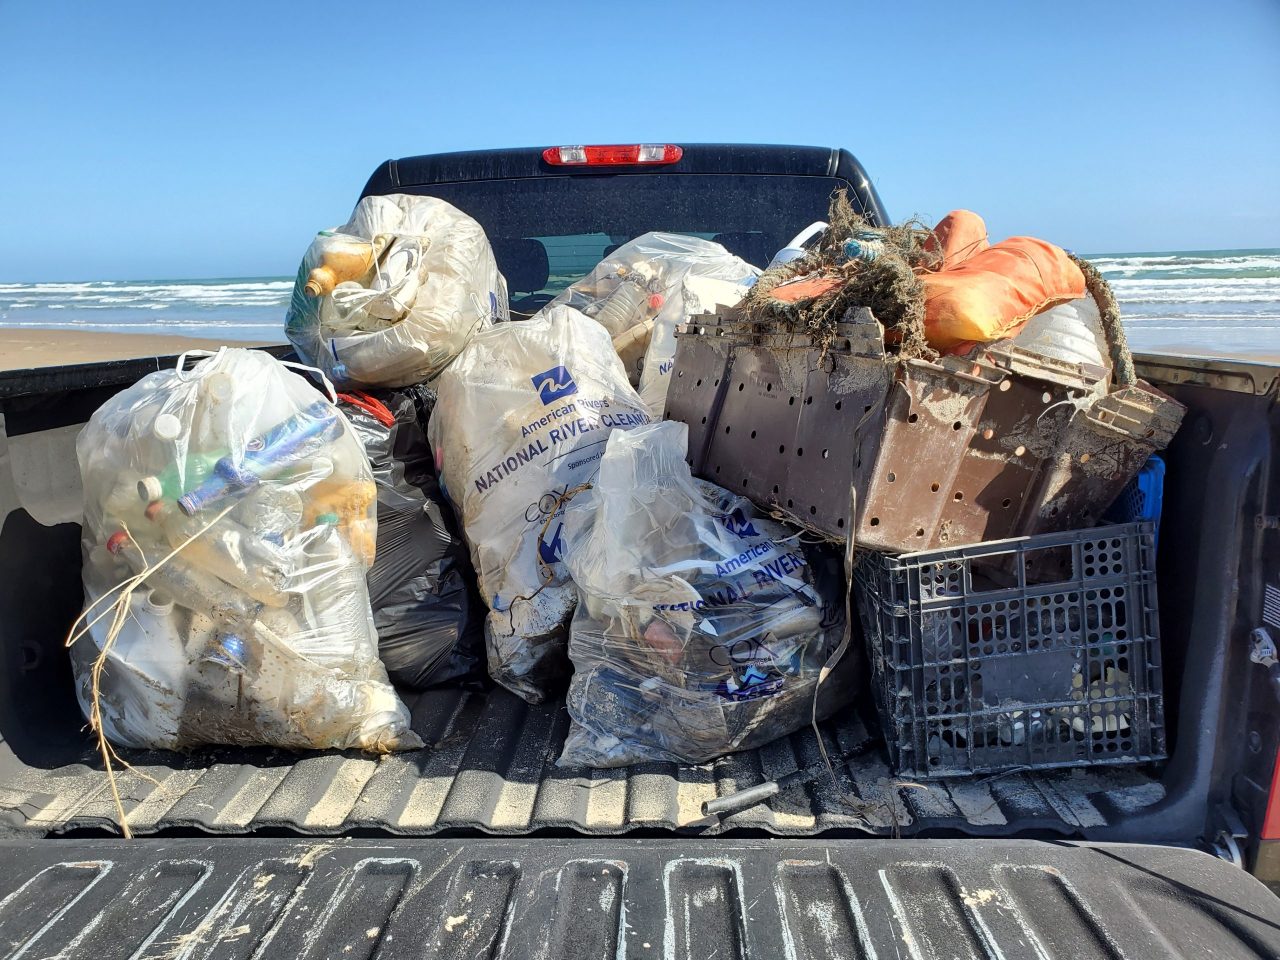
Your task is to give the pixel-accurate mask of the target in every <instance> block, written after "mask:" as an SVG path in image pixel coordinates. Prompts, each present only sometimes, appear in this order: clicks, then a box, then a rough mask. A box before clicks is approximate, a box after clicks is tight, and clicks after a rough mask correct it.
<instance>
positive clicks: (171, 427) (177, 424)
mask: <svg viewBox="0 0 1280 960" xmlns="http://www.w3.org/2000/svg"><path fill="white" fill-rule="evenodd" d="M151 432H152V433H154V434H155V435H156V438H157V439H159V440H177V439H178V438H179V437H180V436H182V421H181V420H179V419H178V418H177V417H175V416H174V415H173V414H172V413H162V414H160V415H159V416H157V417H156V419H155V421H154V422H153V423H152V424H151Z"/></svg>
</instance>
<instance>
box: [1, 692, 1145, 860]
mask: <svg viewBox="0 0 1280 960" xmlns="http://www.w3.org/2000/svg"><path fill="white" fill-rule="evenodd" d="M412 706H413V714H414V727H415V729H416V730H417V731H418V732H419V733H420V734H421V735H422V736H423V739H424V740H425V741H426V743H427V745H428V746H427V749H425V750H421V751H416V752H413V753H406V754H397V755H393V756H389V757H383V758H380V759H377V758H370V757H368V756H365V755H362V754H358V753H350V752H348V753H337V752H331V753H316V754H305V755H303V754H292V753H287V752H284V751H275V750H265V749H264V750H234V749H230V748H217V749H211V750H203V751H200V752H198V753H195V754H192V755H190V756H187V757H182V756H178V755H175V754H167V753H145V752H128V753H126V754H125V756H126V758H127V759H129V760H130V762H132V763H134V764H135V765H136V768H137V772H130V771H124V772H122V773H121V774H120V776H119V785H120V789H121V793H122V795H123V797H124V799H125V803H126V807H127V809H129V811H130V815H129V823H130V826H131V828H132V829H133V831H134V832H135V833H139V834H148V833H155V832H158V831H162V830H173V829H183V830H196V831H205V832H209V833H223V834H232V833H243V832H246V831H262V830H281V829H283V830H288V831H296V832H298V833H305V834H335V833H342V832H349V831H368V830H377V831H387V832H390V833H394V834H402V835H425V834H434V833H439V832H444V831H455V832H456V831H461V830H466V831H475V830H480V831H485V832H489V833H500V834H523V833H532V832H535V831H568V832H576V833H587V834H596V835H616V834H623V833H627V832H630V831H635V830H645V829H654V830H677V831H680V832H684V833H695V834H705V835H712V834H719V833H724V832H728V831H744V830H751V831H761V832H765V833H769V834H774V835H779V836H805V835H812V834H816V833H822V832H831V831H839V832H855V831H856V832H870V833H874V834H881V835H894V834H900V835H912V834H916V833H919V832H921V831H940V830H951V831H964V832H977V833H981V834H982V835H987V836H991V835H1005V834H1012V833H1014V832H1024V831H1028V830H1040V831H1046V832H1052V833H1055V834H1061V835H1064V836H1082V837H1088V836H1090V835H1093V834H1094V833H1096V832H1097V831H1098V830H1099V829H1101V828H1105V827H1106V826H1107V825H1108V824H1110V823H1112V822H1114V820H1116V819H1117V818H1118V817H1119V816H1121V815H1123V814H1124V813H1126V812H1132V811H1134V810H1137V809H1140V808H1142V807H1146V806H1149V805H1150V804H1152V803H1155V802H1157V801H1159V800H1160V799H1161V798H1162V797H1163V796H1164V791H1163V788H1162V787H1161V786H1160V783H1159V781H1158V780H1157V779H1155V777H1154V775H1153V773H1152V772H1150V771H1149V770H1148V769H1146V768H1138V767H1099V768H1095V769H1092V770H1089V771H1083V770H1071V771H1057V772H1039V773H1034V774H1033V773H1016V774H1011V775H1006V776H1001V777H995V778H986V779H968V780H954V781H935V782H930V783H905V782H902V781H899V780H896V779H894V778H893V777H891V775H890V772H889V769H888V767H887V765H886V763H885V758H884V754H883V752H882V748H881V747H880V746H879V745H878V744H874V745H870V744H867V741H868V734H867V731H866V730H865V728H864V727H863V725H862V723H861V721H860V720H858V719H857V718H856V717H853V716H849V717H846V718H844V719H842V720H840V721H835V722H831V723H828V724H826V725H825V727H824V733H825V735H826V737H827V744H828V750H829V751H830V753H831V755H832V757H833V758H834V759H835V760H836V761H837V769H838V770H839V771H840V772H841V779H842V781H843V785H844V787H845V789H846V791H848V793H849V795H850V796H851V797H852V799H853V802H854V804H855V806H851V805H850V804H849V803H847V802H846V801H845V800H844V798H842V796H841V794H840V791H839V790H837V789H836V788H835V786H834V785H833V784H832V782H831V779H830V777H829V776H828V775H827V774H826V772H825V770H821V759H820V756H819V753H818V748H817V741H816V739H815V737H814V735H813V733H812V731H811V730H804V731H802V732H800V733H797V734H795V735H793V736H791V737H788V738H783V739H782V740H779V741H777V742H775V743H772V744H769V745H768V746H766V747H763V748H761V749H759V750H756V751H751V752H748V753H742V754H734V755H731V756H728V757H724V758H722V759H720V760H718V761H716V762H715V763H713V764H706V765H702V766H677V765H676V764H670V763H650V764H644V765H641V766H635V767H630V768H625V769H619V770H595V771H585V770H566V769H561V768H559V767H556V765H555V762H556V759H557V757H558V756H559V753H560V748H561V744H562V742H563V740H564V735H565V733H566V731H567V729H568V724H569V719H568V714H567V713H566V712H565V709H564V705H563V702H559V703H554V704H549V705H544V706H539V707H531V706H528V705H527V704H525V703H524V702H523V701H521V700H519V699H517V698H516V697H514V696H512V695H510V694H508V693H506V692H505V691H502V690H495V691H493V692H492V693H489V694H487V695H486V694H477V693H466V692H461V691H436V692H431V693H428V694H423V695H420V696H418V697H416V698H414V699H413V700H412ZM83 744H84V745H83V752H82V755H81V757H80V758H79V762H75V763H70V764H67V765H64V766H61V767H57V768H54V769H40V768H34V767H30V766H26V765H22V764H20V763H19V764H17V766H18V769H13V766H15V764H14V760H16V759H17V758H16V757H13V758H11V759H10V760H9V761H8V762H7V763H5V764H3V765H0V766H3V767H6V768H9V769H5V770H0V772H3V773H5V774H6V775H5V776H4V778H3V781H0V782H3V787H0V823H3V824H4V825H5V826H7V827H8V828H9V829H11V830H16V831H19V832H21V833H37V834H39V833H58V832H63V831H67V830H73V829H82V828H89V829H108V830H114V829H115V819H116V813H115V806H114V803H113V801H112V798H111V793H110V790H109V789H108V786H107V781H106V777H105V775H104V774H103V772H102V770H101V764H100V761H99V759H98V757H97V754H96V751H95V749H94V745H93V743H92V741H91V740H90V738H89V737H88V736H87V735H86V736H84V738H83ZM860 745H866V746H864V747H863V749H861V750H860V751H859V750H858V749H857V748H858V747H859V746H860ZM851 752H854V753H856V755H855V756H852V757H850V758H849V759H848V760H847V761H845V762H839V758H840V757H841V756H842V755H846V754H849V753H851ZM802 767H803V768H812V769H814V770H821V775H820V776H818V777H816V778H815V779H814V781H813V782H812V783H811V784H809V785H807V786H797V787H793V788H790V789H787V790H784V791H783V792H782V793H781V794H779V795H778V796H776V797H774V798H773V799H772V800H771V801H770V802H769V803H768V804H762V805H758V806H755V807H751V808H749V809H747V810H744V811H742V812H740V813H738V814H735V815H733V816H730V817H727V818H725V819H724V820H718V819H716V818H706V817H704V816H703V815H702V812H701V808H702V803H703V802H704V801H706V800H710V799H712V798H714V797H716V796H717V795H723V794H725V793H729V792H732V791H734V790H738V789H742V788H744V787H749V786H754V785H755V784H758V783H760V782H762V781H763V780H765V779H771V778H774V777H779V776H783V775H785V774H788V773H790V772H792V771H794V770H796V769H797V768H802ZM143 774H145V775H146V777H150V778H153V779H154V780H155V781H157V783H152V782H150V781H149V780H148V779H146V777H144V776H143ZM157 784H158V785H157Z"/></svg>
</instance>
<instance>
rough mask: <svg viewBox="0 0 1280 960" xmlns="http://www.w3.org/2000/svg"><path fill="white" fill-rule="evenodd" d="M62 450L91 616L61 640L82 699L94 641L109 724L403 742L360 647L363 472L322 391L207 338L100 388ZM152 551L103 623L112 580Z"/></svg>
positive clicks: (375, 747)
mask: <svg viewBox="0 0 1280 960" xmlns="http://www.w3.org/2000/svg"><path fill="white" fill-rule="evenodd" d="M76 451H77V454H78V457H79V461H80V473H81V477H82V480H83V484H84V498H85V510H84V524H83V541H82V544H83V551H84V574H83V575H84V587H85V597H86V604H87V608H86V618H85V619H86V620H87V621H88V622H90V623H92V626H91V627H90V629H89V631H88V632H87V633H85V634H84V635H82V636H80V637H79V638H78V639H76V640H75V641H74V642H73V643H72V646H71V656H72V664H73V667H74V669H75V674H76V681H77V682H76V692H77V695H78V697H79V700H80V705H81V708H82V709H83V710H84V712H85V715H86V716H88V717H92V713H91V708H92V703H93V672H94V671H93V665H94V663H95V661H96V660H98V658H99V657H100V656H101V655H102V654H103V651H104V650H105V652H106V653H105V662H104V669H103V670H102V671H101V676H100V683H99V690H98V702H99V706H100V711H101V719H102V726H103V732H104V733H105V735H106V736H107V738H108V739H109V740H111V741H113V742H115V743H117V744H120V745H122V746H131V747H152V748H159V749H169V750H182V749H187V748H190V747H194V746H198V745H200V744H242V745H257V744H263V745H270V746H277V747H290V748H300V749H306V748H315V749H321V748H339V749H343V748H351V747H356V748H360V749H363V750H368V751H372V752H377V753H385V752H388V751H391V750H400V749H409V748H414V747H420V746H421V745H422V743H421V741H420V740H419V739H418V737H417V736H416V735H415V734H414V733H413V732H412V731H411V730H410V727H409V721H410V718H409V711H408V710H407V709H406V707H405V706H404V704H403V703H401V702H400V700H399V698H398V697H397V696H396V693H395V691H394V689H392V687H391V685H390V683H389V682H388V680H387V673H386V670H384V669H383V666H382V663H381V661H380V660H379V659H378V637H377V634H376V632H375V631H374V625H373V617H372V614H371V612H370V609H369V594H368V590H367V588H366V586H365V573H366V571H367V569H368V566H369V564H370V563H372V561H373V550H374V543H375V536H376V521H375V519H374V512H373V510H374V502H375V487H374V482H373V475H372V473H371V472H370V469H369V461H368V460H367V459H366V457H365V454H364V449H363V447H362V446H361V444H360V441H359V439H358V438H357V437H356V435H355V433H354V432H353V430H352V429H351V427H350V425H349V424H348V423H347V421H346V419H345V418H344V417H343V416H342V414H341V413H340V412H339V411H338V409H337V408H336V407H335V406H334V404H333V402H332V400H331V399H330V398H329V397H326V396H324V395H323V394H321V393H318V392H317V391H316V390H315V389H314V388H313V387H311V385H310V384H308V383H307V382H306V381H305V380H303V379H302V378H301V377H299V376H298V375H297V374H295V373H293V372H291V371H289V370H288V369H286V368H285V366H284V365H283V364H282V363H281V362H280V361H278V360H276V359H275V358H273V357H272V356H270V355H269V354H267V353H264V352H260V351H256V350H229V349H223V350H221V351H219V352H218V353H217V354H216V355H214V356H212V357H210V358H208V359H205V360H202V361H200V362H199V363H198V364H197V365H196V366H195V368H194V369H193V370H191V371H189V372H183V371H182V370H181V360H180V361H179V369H174V370H163V371H159V372H157V373H152V374H149V375H148V376H146V377H144V378H143V379H142V380H140V381H139V382H138V383H136V384H135V385H134V386H132V387H130V388H129V389H127V390H125V391H123V392H121V393H119V394H117V395H116V396H114V397H113V398H112V399H110V400H109V401H107V403H105V404H104V405H103V406H102V407H100V408H99V409H98V410H97V411H96V412H95V413H94V414H93V416H92V417H91V418H90V420H89V423H88V425H87V426H86V427H85V428H84V430H83V431H82V432H81V434H80V437H79V439H78V441H77V445H76ZM178 548H181V549H180V550H178V552H177V553H176V554H175V555H174V556H172V557H171V558H170V559H168V560H165V559H164V558H165V557H166V556H168V555H169V554H170V553H171V552H173V551H174V550H175V549H178ZM153 566H154V567H155V568H156V569H155V570H154V572H153V573H151V574H150V575H149V576H148V577H147V579H146V580H145V582H143V583H142V584H141V586H139V587H138V588H137V589H136V590H135V591H134V592H133V594H132V602H131V603H130V606H129V609H128V610H127V612H126V614H125V617H124V626H123V628H122V629H121V630H120V632H119V633H118V634H117V635H116V636H115V637H114V639H111V637H110V629H109V628H110V625H111V621H112V619H113V617H112V616H111V611H109V609H108V608H109V606H110V604H111V603H112V601H113V600H114V599H115V598H117V597H120V596H121V591H118V590H117V589H116V588H117V587H118V586H119V585H120V584H122V583H125V582H127V581H129V580H130V579H131V578H133V577H134V576H135V575H138V574H141V573H143V572H144V571H146V570H147V569H148V568H150V567H153ZM103 611H108V615H107V616H106V617H102V618H98V614H99V613H102V612H103ZM95 620H96V622H94V621H95Z"/></svg>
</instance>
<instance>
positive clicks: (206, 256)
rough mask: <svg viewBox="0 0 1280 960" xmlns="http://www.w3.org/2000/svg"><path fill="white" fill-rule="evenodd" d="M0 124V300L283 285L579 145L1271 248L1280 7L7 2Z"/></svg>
mask: <svg viewBox="0 0 1280 960" xmlns="http://www.w3.org/2000/svg"><path fill="white" fill-rule="evenodd" d="M366 10H367V11H368V16H369V19H370V20H371V21H372V22H368V23H366V22H362V14H363V13H364V11H366ZM0 95H2V96H3V100H2V102H3V103H4V105H5V107H4V121H5V136H4V138H3V143H2V145H0V185H2V186H0V227H2V228H3V229H0V280H10V281H33V280H56V279H147V278H169V277H213V276H252V275H285V274H292V273H293V271H294V270H295V269H296V264H297V262H298V259H299V257H300V256H301V254H302V251H303V249H304V248H305V247H306V244H307V242H308V240H309V238H310V236H311V235H312V233H313V232H314V230H316V229H318V228H320V227H324V226H329V225H332V224H336V223H341V222H342V221H344V220H345V219H346V216H347V214H348V212H349V211H350V208H351V206H352V204H353V203H354V201H355V198H356V196H357V195H358V193H359V190H360V188H361V186H362V185H363V183H364V181H365V179H366V177H367V176H368V174H369V173H370V171H372V169H373V168H374V167H375V166H376V165H377V164H378V163H379V162H380V161H382V160H383V159H385V158H387V157H391V156H403V155H409V154H415V153H428V152H433V151H442V150H457V149H468V148H482V147H498V146H522V145H545V144H551V143H584V142H586V143H592V142H596V143H609V142H636V141H668V142H674V143H680V142H682V141H683V142H696V141H763V142H780V143H817V144H830V145H839V146H846V147H848V148H850V149H851V150H852V151H853V152H854V153H855V154H856V155H857V156H858V157H859V158H860V159H861V160H862V161H863V163H864V164H865V165H866V167H867V169H868V170H869V172H870V173H871V175H872V178H873V179H874V180H876V182H877V183H878V185H879V188H880V192H881V195H882V197H883V198H884V200H885V202H886V204H887V206H888V207H889V210H890V213H891V214H892V215H893V216H894V217H897V218H901V217H905V216H908V215H911V214H919V215H921V216H923V217H924V218H926V219H930V218H934V217H937V216H940V215H941V214H943V213H945V212H946V211H947V210H949V209H951V208H953V207H961V206H963V207H969V208H971V209H974V210H977V211H979V212H980V213H982V214H983V215H984V216H985V217H986V219H987V222H988V225H989V226H990V228H991V232H992V234H993V236H1005V235H1008V234H1013V233H1029V234H1033V235H1038V236H1042V237H1045V238H1047V239H1051V240H1055V241H1057V242H1059V243H1062V244H1064V245H1066V246H1069V247H1072V248H1074V249H1077V250H1082V251H1090V252H1101V251H1136V250H1173V249H1204V248H1224V247H1264V246H1280V175H1278V174H1280V122H1277V121H1278V120H1280V2H1277V0H1222V2H1219V3H1216V4H1205V3H1203V2H1197V3H1191V2H1182V0H1165V2H1161V3H1149V2H1145V0H1141V2H1120V3H1117V2H1097V3H1094V2H1088V0H1076V2H1073V3H1071V4H1058V3H1048V2H1043V3H1042V2H1026V0H1024V2H1018V3H1013V2H1010V3H1004V2H1000V3H986V4H984V3H976V2H970V3H957V2H955V0H950V2H941V3H923V2H922V3H910V4H899V3H891V2H886V0H880V2H876V3H871V2H861V0H859V2H849V3H844V4H828V5H825V6H824V5H822V4H820V3H808V4H796V3H755V2H744V0H739V2H728V3H721V2H702V0H683V2H674V3H668V2H648V0H631V2H630V3H618V4H614V3H609V4H600V3H583V4H566V3H556V2H519V3H510V4H505V3H495V2H485V0H473V2H470V3H457V2H451V3H393V2H383V3H379V4H376V5H369V6H368V7H366V6H365V5H362V4H359V3H352V2H350V0H348V2H346V3H329V2H324V0H309V2H307V3H299V4H289V5H286V4H284V3H267V2H263V3H241V2H220V3H216V4H215V3H199V4H185V3H184V4H171V3H160V2H154V3H141V2H139V3H134V2H127V0H117V2H110V3H106V2H83V3H65V2H47V0H46V2H41V3H29V2H25V0H23V2H19V0H0Z"/></svg>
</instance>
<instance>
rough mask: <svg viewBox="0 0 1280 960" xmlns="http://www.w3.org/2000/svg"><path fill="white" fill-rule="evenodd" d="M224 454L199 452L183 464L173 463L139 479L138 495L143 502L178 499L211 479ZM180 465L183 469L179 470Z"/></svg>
mask: <svg viewBox="0 0 1280 960" xmlns="http://www.w3.org/2000/svg"><path fill="white" fill-rule="evenodd" d="M223 456H224V454H220V453H213V454H204V453H197V454H192V455H191V456H189V457H187V459H186V461H185V462H184V463H183V464H181V465H180V464H177V463H172V464H170V465H169V466H168V467H166V468H165V469H164V470H163V471H161V472H160V473H158V474H155V475H153V476H150V477H143V478H142V479H141V480H139V481H138V496H139V498H141V500H142V502H143V503H153V502H155V501H156V500H176V499H177V498H178V497H180V496H182V495H183V494H184V493H186V492H187V491H188V490H191V489H194V488H195V487H198V486H199V485H200V484H202V483H204V481H205V480H207V479H209V476H210V475H211V474H212V473H213V468H214V465H215V464H216V463H217V462H218V461H219V460H221V459H222V457H223ZM179 466H181V467H182V470H181V471H179V469H178V468H179Z"/></svg>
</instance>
